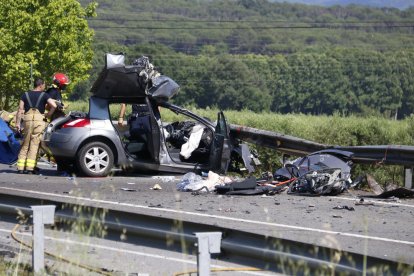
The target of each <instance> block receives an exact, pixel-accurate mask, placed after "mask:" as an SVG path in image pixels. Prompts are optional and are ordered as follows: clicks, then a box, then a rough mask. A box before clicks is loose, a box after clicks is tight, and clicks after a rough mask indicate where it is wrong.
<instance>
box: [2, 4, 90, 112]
mask: <svg viewBox="0 0 414 276" xmlns="http://www.w3.org/2000/svg"><path fill="white" fill-rule="evenodd" d="M95 9H96V3H91V4H89V5H88V6H87V7H85V8H83V7H82V6H81V5H80V3H79V2H78V1H77V0H65V1H63V0H20V1H1V2H0V56H1V57H2V58H1V59H0V108H2V109H9V108H10V105H13V104H15V103H16V101H15V100H16V99H17V98H19V96H20V94H21V92H22V91H24V90H28V89H29V88H31V85H32V84H31V78H30V77H31V76H40V77H43V78H45V79H46V80H48V79H50V78H51V77H52V75H53V73H55V72H58V71H61V72H65V73H67V74H68V75H69V76H70V78H71V80H72V83H73V84H76V83H77V82H79V81H81V80H85V79H87V78H88V70H89V69H90V68H91V59H92V56H93V52H92V49H91V43H92V41H93V31H92V30H90V29H89V27H88V22H87V20H86V18H87V17H91V16H94V15H95Z"/></svg>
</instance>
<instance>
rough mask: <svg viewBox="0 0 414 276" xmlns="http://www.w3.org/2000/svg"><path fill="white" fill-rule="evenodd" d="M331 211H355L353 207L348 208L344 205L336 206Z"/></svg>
mask: <svg viewBox="0 0 414 276" xmlns="http://www.w3.org/2000/svg"><path fill="white" fill-rule="evenodd" d="M333 209H336V210H342V209H345V210H348V211H355V208H354V207H352V206H351V207H349V206H346V205H344V206H342V205H338V206H335V207H333Z"/></svg>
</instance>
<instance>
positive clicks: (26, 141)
mask: <svg viewBox="0 0 414 276" xmlns="http://www.w3.org/2000/svg"><path fill="white" fill-rule="evenodd" d="M44 90H45V82H44V80H43V79H41V78H37V79H36V80H35V81H34V89H33V90H32V91H28V92H26V93H24V94H23V95H22V97H21V99H20V102H19V110H18V111H17V114H16V128H17V130H18V131H20V130H21V124H20V122H21V121H20V120H21V118H22V117H23V144H22V147H21V148H20V152H19V155H18V159H17V172H18V173H29V174H36V173H37V170H38V169H37V167H36V163H37V153H38V150H39V144H40V138H41V134H42V132H43V130H44V128H45V122H46V121H47V119H46V117H47V118H50V117H51V116H52V114H53V112H54V111H55V109H56V103H55V101H53V99H52V98H51V97H50V96H49V94H47V93H45V92H43V91H44ZM46 104H48V105H49V107H50V110H49V111H48V113H47V114H46V117H45V115H44V113H45V107H46Z"/></svg>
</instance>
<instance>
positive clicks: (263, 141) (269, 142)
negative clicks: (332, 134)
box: [229, 124, 414, 167]
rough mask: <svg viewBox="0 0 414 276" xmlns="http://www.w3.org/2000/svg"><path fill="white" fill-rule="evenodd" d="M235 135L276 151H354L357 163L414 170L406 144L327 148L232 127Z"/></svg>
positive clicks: (413, 154) (413, 153)
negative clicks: (397, 166)
mask: <svg viewBox="0 0 414 276" xmlns="http://www.w3.org/2000/svg"><path fill="white" fill-rule="evenodd" d="M229 127H230V132H231V133H232V136H233V137H235V138H237V139H240V140H243V141H246V142H249V143H252V144H256V145H259V146H263V147H268V148H272V149H275V150H278V151H280V152H282V153H286V154H292V155H295V156H305V155H308V154H310V153H313V152H317V151H320V150H326V149H336V150H343V151H349V152H352V153H353V155H352V157H351V160H352V161H353V162H354V163H362V164H376V163H381V164H384V165H401V166H406V167H414V146H406V145H372V146H371V145H370V146H338V145H325V144H320V143H316V142H313V141H309V140H305V139H302V138H298V137H294V136H290V135H285V134H282V133H279V132H274V131H268V130H261V129H256V128H252V127H246V126H239V125H234V124H231V125H230V126H229Z"/></svg>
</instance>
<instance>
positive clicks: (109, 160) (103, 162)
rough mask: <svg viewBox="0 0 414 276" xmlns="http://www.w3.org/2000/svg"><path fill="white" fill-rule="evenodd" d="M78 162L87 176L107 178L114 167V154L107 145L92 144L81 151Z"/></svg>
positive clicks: (100, 143)
mask: <svg viewBox="0 0 414 276" xmlns="http://www.w3.org/2000/svg"><path fill="white" fill-rule="evenodd" d="M76 162H77V167H78V169H79V170H80V172H81V173H82V174H84V175H86V176H107V175H108V174H109V172H110V171H111V169H112V167H113V165H114V154H113V152H112V150H111V148H110V147H108V146H107V145H106V144H104V143H102V142H90V143H88V144H86V145H84V146H83V147H82V148H81V149H80V151H79V153H78V158H77V159H76Z"/></svg>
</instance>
